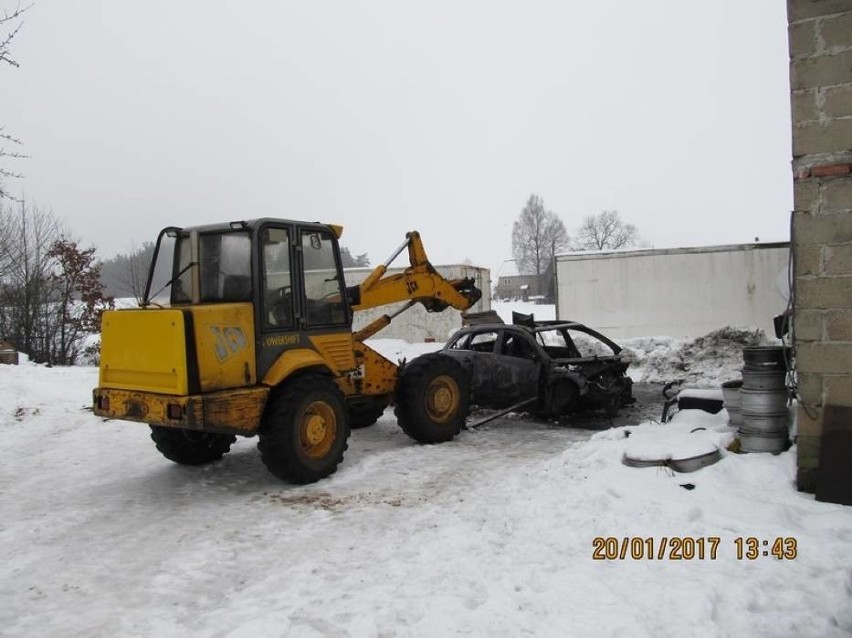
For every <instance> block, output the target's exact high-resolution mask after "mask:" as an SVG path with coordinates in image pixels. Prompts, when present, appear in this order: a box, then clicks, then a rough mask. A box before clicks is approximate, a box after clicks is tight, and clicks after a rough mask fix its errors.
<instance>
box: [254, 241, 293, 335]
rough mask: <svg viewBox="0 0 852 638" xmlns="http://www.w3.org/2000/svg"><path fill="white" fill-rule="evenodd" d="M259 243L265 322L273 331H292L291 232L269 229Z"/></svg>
mask: <svg viewBox="0 0 852 638" xmlns="http://www.w3.org/2000/svg"><path fill="white" fill-rule="evenodd" d="M260 242H261V246H262V252H263V254H262V256H261V260H262V262H263V263H262V264H261V267H262V268H263V277H262V278H263V300H264V304H265V305H264V318H265V323H266V325H267V326H270V327H273V328H292V327H293V281H292V278H291V274H290V273H291V270H290V232H289V231H288V230H287V229H286V228H267V229H265V230H264V231H263V233H262V234H261V238H260Z"/></svg>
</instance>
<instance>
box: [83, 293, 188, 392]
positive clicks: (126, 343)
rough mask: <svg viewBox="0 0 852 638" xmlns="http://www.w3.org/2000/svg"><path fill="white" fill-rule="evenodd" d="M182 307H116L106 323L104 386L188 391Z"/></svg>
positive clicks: (103, 326)
mask: <svg viewBox="0 0 852 638" xmlns="http://www.w3.org/2000/svg"><path fill="white" fill-rule="evenodd" d="M186 351H187V348H186V324H185V321H184V314H183V312H181V311H180V310H170V309H169V310H166V309H156V310H147V309H146V310H112V311H108V312H105V313H104V315H103V320H102V323H101V365H100V386H101V387H102V388H115V389H130V390H140V391H145V392H156V393H159V394H171V395H186V394H189V377H188V374H187V357H186Z"/></svg>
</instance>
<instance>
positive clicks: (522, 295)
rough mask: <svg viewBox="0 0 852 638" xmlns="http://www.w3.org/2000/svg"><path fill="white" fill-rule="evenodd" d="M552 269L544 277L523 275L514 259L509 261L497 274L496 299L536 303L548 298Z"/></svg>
mask: <svg viewBox="0 0 852 638" xmlns="http://www.w3.org/2000/svg"><path fill="white" fill-rule="evenodd" d="M550 272H551V270H550V268H548V270H547V271H546V272H544V273H542V275H541V276H540V277H539V276H536V275H521V274H520V273H518V267H517V264H516V263H515V260H514V259H507V260H506V261H504V262H503V264H502V265H501V266H500V270H499V271H498V273H497V285H496V286H495V288H494V297H495V299H509V300H512V301H515V300H522V301H535V300H543V299H545V298H547V296H548V293H549V292H550V281H551V279H552V276H551V275H550Z"/></svg>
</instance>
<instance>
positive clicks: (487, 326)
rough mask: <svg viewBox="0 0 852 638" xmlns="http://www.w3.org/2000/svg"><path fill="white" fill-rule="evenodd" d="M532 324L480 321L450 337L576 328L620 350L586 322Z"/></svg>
mask: <svg viewBox="0 0 852 638" xmlns="http://www.w3.org/2000/svg"><path fill="white" fill-rule="evenodd" d="M533 324H534V325H533V326H532V327H530V326H527V325H523V324H517V323H481V324H477V325H473V326H465V327H463V328H461V329H460V330H459V331H458V332H456V333H455V334H454V335H453V337H452V338H456V337H459V336H461V335H465V334H470V333H472V332H492V331H497V330H507V329H509V330H515V331H517V332H525V333H526V334H528V335H530V336H533V335H535V334H537V333H539V332H546V331H548V330H560V329H571V330H578V331H580V332H582V333H584V334H587V335H589V336H591V337H595V338H596V339H600V340H601V341H602V342H603V343H605V344H606V345H608V346H609V347H610V348H612V349H613V351H614V352H615V353H616V354H618V353H619V352H621V350H622V348H621V346H619V345H618V344H617V343H615V342H614V341H613V340H612V339H610V338H609V337H607V336H606V335H604V334H601V333H600V332H598V331H597V330H595V329H594V328H590V327H589V326H587V325H586V324H583V323H580V322H579V321H559V320H553V321H534V322H533Z"/></svg>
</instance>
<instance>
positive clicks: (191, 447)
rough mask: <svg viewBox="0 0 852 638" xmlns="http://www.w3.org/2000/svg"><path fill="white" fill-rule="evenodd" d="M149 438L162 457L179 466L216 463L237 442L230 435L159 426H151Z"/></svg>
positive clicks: (235, 438)
mask: <svg viewBox="0 0 852 638" xmlns="http://www.w3.org/2000/svg"><path fill="white" fill-rule="evenodd" d="M151 438H152V439H153V441H154V443H155V444H156V445H157V449H158V450H159V451H160V453H161V454H162V455H163V456H165V457H166V458H167V459H169V460H170V461H174V462H175V463H180V464H181V465H204V464H205V463H210V462H212V461H218V460H219V459H221V458H222V456H223V455H225V454H227V452H228V451H229V450H230V449H231V445H232V444H233V443H234V441H236V440H237V437H235V436H233V435H230V434H214V433H212V432H196V431H194V430H184V429H179V428H167V427H163V426H160V425H152V426H151Z"/></svg>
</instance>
